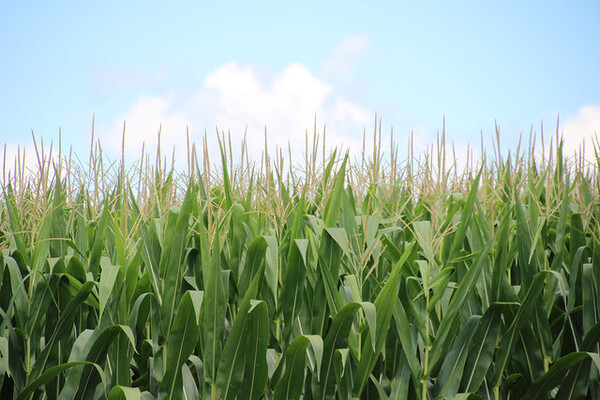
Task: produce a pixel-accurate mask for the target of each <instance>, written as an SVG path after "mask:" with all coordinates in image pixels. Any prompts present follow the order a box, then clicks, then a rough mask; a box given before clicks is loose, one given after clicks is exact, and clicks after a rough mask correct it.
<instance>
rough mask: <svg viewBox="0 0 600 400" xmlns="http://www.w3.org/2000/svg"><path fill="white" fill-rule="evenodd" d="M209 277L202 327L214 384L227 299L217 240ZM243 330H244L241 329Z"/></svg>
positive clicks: (210, 380)
mask: <svg viewBox="0 0 600 400" xmlns="http://www.w3.org/2000/svg"><path fill="white" fill-rule="evenodd" d="M213 246H214V248H213V253H212V259H211V262H210V268H209V270H208V276H207V277H206V280H205V285H206V286H205V289H204V307H203V309H202V315H203V320H202V327H203V330H204V369H205V379H206V380H207V383H209V384H214V383H215V381H216V379H217V369H218V366H219V360H220V358H221V351H222V349H223V336H224V334H225V314H226V312H227V298H226V297H225V288H224V286H223V278H222V274H221V251H220V247H219V240H218V238H215V243H214V245H213ZM240 329H242V330H243V326H242V328H240Z"/></svg>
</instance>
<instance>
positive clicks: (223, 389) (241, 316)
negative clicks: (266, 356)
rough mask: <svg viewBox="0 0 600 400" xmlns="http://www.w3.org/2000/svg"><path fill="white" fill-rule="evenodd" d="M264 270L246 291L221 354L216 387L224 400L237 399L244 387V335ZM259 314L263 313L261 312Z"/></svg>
mask: <svg viewBox="0 0 600 400" xmlns="http://www.w3.org/2000/svg"><path fill="white" fill-rule="evenodd" d="M263 269H264V266H261V267H260V268H259V269H258V272H257V274H256V275H255V276H254V279H253V280H252V283H251V284H250V287H249V288H248V290H247V291H246V294H245V296H244V299H243V300H242V303H241V304H240V308H239V310H238V313H237V316H236V318H235V320H234V321H233V325H232V327H231V330H230V332H229V337H228V338H227V341H226V342H225V347H224V348H223V353H222V354H221V358H220V362H219V365H218V371H217V374H216V382H215V387H216V391H217V394H218V395H219V396H220V398H222V399H224V400H225V399H233V398H235V397H236V396H237V395H238V393H239V390H240V387H241V385H242V380H243V378H244V371H245V366H246V362H245V360H246V356H247V355H246V349H247V348H248V347H247V338H246V336H245V335H244V333H245V332H246V331H247V329H248V328H247V324H248V322H247V321H248V319H249V318H250V316H249V314H250V310H251V307H252V300H253V299H254V298H255V297H256V295H257V294H258V288H259V286H260V284H261V280H262V279H263V278H262V276H263ZM258 312H262V311H260V310H259V311H258ZM259 322H264V321H259ZM259 325H260V324H259ZM263 328H264V326H260V327H258V329H260V331H259V332H258V333H259V334H261V335H262V334H263ZM261 340H264V337H261ZM257 345H258V344H257ZM261 346H262V345H261ZM254 350H255V351H257V352H258V351H259V348H257V347H255V348H254ZM261 350H262V347H261ZM248 357H250V358H252V357H254V355H252V354H250V355H248ZM256 357H258V355H256ZM205 365H206V361H205Z"/></svg>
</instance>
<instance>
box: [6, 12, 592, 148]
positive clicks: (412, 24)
mask: <svg viewBox="0 0 600 400" xmlns="http://www.w3.org/2000/svg"><path fill="white" fill-rule="evenodd" d="M599 17H600V2H598V1H576V2H565V1H529V2H520V1H519V2H518V1H503V2H481V1H457V2H441V1H439V2H433V1H421V2H402V1H397V2H391V1H390V2H381V1H373V2H365V1H361V2H350V1H344V2H337V1H331V2H316V1H304V2H301V3H299V2H295V3H292V2H252V3H249V2H232V1H223V2H210V3H208V2H191V1H179V2H176V3H174V2H169V3H166V2H155V1H145V2H113V1H104V2H58V1H57V2H41V1H39V2H29V1H23V2H8V1H0V55H1V56H2V57H1V63H0V139H1V141H2V142H3V143H5V144H6V145H7V149H8V154H9V155H10V154H13V153H14V152H15V151H16V148H17V146H24V147H26V148H29V149H30V148H31V130H32V129H33V131H34V132H35V134H36V137H38V138H43V140H44V143H45V144H48V143H49V142H50V141H53V142H54V144H55V146H56V144H57V141H58V130H59V128H60V129H61V132H62V147H63V149H67V148H68V147H69V146H72V147H73V149H74V150H75V151H76V152H77V153H79V154H83V155H84V156H85V155H87V151H88V148H89V141H90V137H91V122H92V116H93V115H95V119H96V125H95V129H96V135H97V137H98V136H99V137H100V139H101V142H102V144H103V147H104V151H105V152H106V153H107V154H112V155H115V156H116V155H118V154H120V152H121V135H122V127H123V121H124V120H126V121H127V129H126V143H125V145H126V157H128V158H130V159H131V158H132V157H134V158H135V157H138V156H139V153H140V152H141V143H142V142H145V143H146V146H147V148H148V147H150V148H152V147H153V146H154V145H155V143H156V133H157V131H158V128H159V126H160V124H161V123H162V124H163V125H162V131H163V136H162V143H163V148H164V147H167V148H171V147H172V146H176V148H177V149H178V151H184V150H185V140H186V127H189V132H190V136H191V139H192V140H193V141H195V142H197V143H200V141H201V138H202V137H203V135H204V132H205V130H206V131H207V132H208V135H209V137H210V140H213V143H214V139H213V137H214V132H215V126H218V127H219V129H220V130H225V131H227V130H230V132H231V135H232V141H233V142H234V143H237V142H239V141H240V140H241V138H242V136H243V132H244V130H245V129H246V127H247V131H248V141H249V142H250V144H251V146H250V147H251V150H253V151H255V153H254V154H255V155H258V156H260V153H259V150H258V149H260V148H262V146H263V141H264V139H263V133H264V129H265V126H266V127H267V130H268V137H269V141H270V142H271V143H278V144H280V145H285V146H287V143H288V142H291V143H292V145H293V148H294V149H296V148H298V147H303V146H304V132H305V129H311V130H312V126H313V119H314V116H315V114H316V117H317V121H318V124H319V127H320V128H319V130H321V129H322V125H323V124H326V125H327V132H328V133H327V135H328V142H329V143H331V144H332V145H338V146H343V147H350V148H351V149H353V151H358V150H359V149H358V147H360V144H361V141H362V132H363V129H364V128H365V127H366V129H367V132H370V131H372V129H373V119H374V115H375V113H377V115H378V116H379V117H380V118H381V120H382V127H383V133H384V137H385V136H386V135H387V134H388V133H389V131H390V129H391V128H392V127H393V129H394V136H395V138H396V139H397V140H398V142H399V143H401V144H403V143H405V140H406V137H407V136H408V135H409V134H410V132H411V131H412V132H414V133H415V137H416V142H417V145H418V146H421V147H424V146H425V145H426V144H427V143H431V142H433V141H435V138H436V134H437V132H438V131H439V130H441V128H442V120H443V118H444V116H445V118H446V133H447V140H452V141H454V142H455V143H456V144H457V149H459V151H461V149H463V150H464V148H465V145H466V143H467V142H469V143H471V144H472V145H475V147H477V148H479V145H480V137H481V133H483V137H484V144H485V146H488V149H491V143H492V137H493V135H494V123H495V122H497V123H498V125H499V126H500V134H501V145H502V146H504V148H511V147H515V146H516V142H517V139H518V136H519V134H521V133H524V134H525V135H528V134H529V132H530V128H531V127H533V131H534V132H537V134H538V135H539V133H540V123H541V122H542V121H543V122H544V128H545V133H546V134H551V133H553V132H554V130H555V128H556V118H557V115H558V114H560V120H561V125H560V129H561V132H562V133H563V134H564V136H565V138H566V141H567V144H568V148H569V149H571V150H574V149H576V148H577V144H578V143H579V142H580V141H581V140H582V139H583V138H587V139H586V140H587V141H588V143H589V140H590V137H591V136H592V135H593V134H594V131H596V132H599V131H600V24H598V18H599ZM300 144H301V146H300Z"/></svg>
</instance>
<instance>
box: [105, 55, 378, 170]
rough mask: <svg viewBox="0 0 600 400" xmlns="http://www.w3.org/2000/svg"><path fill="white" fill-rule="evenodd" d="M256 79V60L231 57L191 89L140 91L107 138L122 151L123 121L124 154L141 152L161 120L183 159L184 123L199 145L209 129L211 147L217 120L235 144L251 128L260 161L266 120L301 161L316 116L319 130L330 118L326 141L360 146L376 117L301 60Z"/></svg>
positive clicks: (166, 139)
mask: <svg viewBox="0 0 600 400" xmlns="http://www.w3.org/2000/svg"><path fill="white" fill-rule="evenodd" d="M259 78H261V76H260V71H259V70H258V67H254V66H249V65H240V64H238V63H228V64H225V65H222V66H220V67H219V68H217V69H216V70H215V71H214V72H213V73H211V74H209V75H207V76H206V78H205V79H204V81H203V84H202V86H201V87H200V88H198V90H196V91H195V92H192V93H191V94H189V93H176V92H175V93H171V94H169V95H166V96H152V97H148V96H142V97H140V98H138V100H137V101H136V102H135V104H133V105H132V106H131V108H130V109H129V110H127V111H126V112H124V113H123V115H122V116H121V117H120V118H119V119H118V120H117V121H115V122H114V123H113V124H112V127H111V128H110V129H109V130H106V129H105V130H104V131H103V141H105V142H106V143H107V144H108V145H109V147H110V149H111V150H112V151H113V153H115V155H119V154H120V150H121V134H122V126H123V121H124V120H126V121H127V128H126V139H125V152H126V157H134V158H138V157H139V156H140V152H141V148H142V143H143V142H145V143H146V149H147V150H149V151H151V150H153V149H154V148H155V146H156V136H157V134H156V133H157V131H158V129H159V126H160V124H161V123H162V136H161V147H162V148H163V149H164V152H163V154H169V155H170V151H171V148H172V147H173V146H175V147H176V150H177V159H178V160H185V157H181V156H184V155H185V151H186V126H189V127H190V139H191V140H192V141H194V142H195V143H197V145H200V144H201V140H202V137H203V136H204V132H205V129H206V130H207V132H208V137H209V138H210V142H211V143H212V146H215V142H216V140H215V139H214V136H215V135H214V132H215V131H214V127H215V126H217V127H218V128H219V130H220V131H230V132H231V138H232V143H233V144H234V145H237V144H238V143H240V142H241V140H242V138H243V135H244V131H245V130H246V129H247V138H248V145H249V151H250V156H251V157H252V158H254V159H255V160H257V159H259V158H260V155H261V152H262V150H263V149H264V130H265V127H266V128H267V130H268V140H269V143H270V147H271V145H275V144H277V145H279V146H280V147H283V148H284V149H286V151H287V146H288V142H290V143H291V144H292V152H293V157H294V160H295V161H296V162H301V159H300V158H299V157H301V154H302V151H303V150H304V140H305V132H306V131H307V130H308V131H309V132H310V133H311V134H312V131H313V126H314V119H315V115H316V116H317V128H318V131H320V132H321V131H322V128H323V122H322V121H324V122H326V123H327V143H328V145H337V146H343V147H344V148H347V147H348V146H352V149H353V151H355V152H359V151H360V150H361V148H360V145H361V144H362V131H363V127H365V126H369V125H370V124H371V122H370V121H371V118H372V114H371V112H370V111H369V110H367V109H365V108H364V107H362V106H360V105H359V104H356V103H354V102H352V101H350V100H349V99H345V98H343V97H341V96H340V95H339V94H337V93H336V91H335V89H334V87H333V86H332V85H331V84H329V83H328V82H325V81H323V80H322V79H319V78H318V77H316V76H314V75H313V74H312V73H311V72H310V71H309V70H308V69H307V68H306V67H304V66H303V65H302V64H299V63H293V64H290V65H288V66H287V67H286V68H285V69H283V70H282V71H280V72H278V73H274V74H271V76H270V77H269V78H268V79H259ZM209 145H210V143H209ZM237 147H239V146H237ZM214 149H216V148H214ZM271 150H272V149H270V151H271ZM234 151H235V150H234ZM237 155H238V154H236V156H237ZM130 159H131V158H130ZM214 161H216V160H214Z"/></svg>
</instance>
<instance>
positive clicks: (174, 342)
mask: <svg viewBox="0 0 600 400" xmlns="http://www.w3.org/2000/svg"><path fill="white" fill-rule="evenodd" d="M202 300H203V293H202V292H201V291H197V290H188V291H186V292H185V293H184V295H183V297H182V298H181V301H180V303H179V308H178V309H177V315H176V316H175V320H174V321H173V326H172V327H171V330H170V332H171V334H170V335H169V340H168V341H167V351H166V353H167V354H166V357H167V360H166V366H167V369H166V370H165V371H164V377H163V380H162V382H161V383H160V388H159V392H158V398H159V399H168V400H172V399H183V380H182V371H181V367H182V365H183V364H184V363H185V362H186V361H187V359H188V357H189V356H190V355H191V354H192V352H193V351H194V349H195V347H196V344H197V342H198V323H199V322H200V309H201V307H202Z"/></svg>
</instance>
